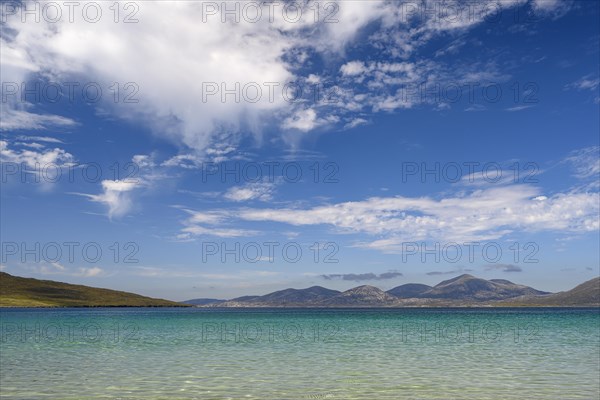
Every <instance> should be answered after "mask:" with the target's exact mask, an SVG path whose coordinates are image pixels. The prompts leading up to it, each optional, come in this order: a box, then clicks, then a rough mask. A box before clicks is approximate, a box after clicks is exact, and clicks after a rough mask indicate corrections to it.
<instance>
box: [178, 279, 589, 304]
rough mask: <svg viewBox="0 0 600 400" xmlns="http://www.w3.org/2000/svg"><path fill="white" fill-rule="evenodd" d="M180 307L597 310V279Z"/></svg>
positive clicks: (361, 289) (448, 285)
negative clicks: (540, 286)
mask: <svg viewBox="0 0 600 400" xmlns="http://www.w3.org/2000/svg"><path fill="white" fill-rule="evenodd" d="M184 303H187V304H194V305H202V306H205V307H468V306H558V307H560V306H600V278H594V279H592V280H590V281H587V282H585V283H583V284H581V285H579V286H577V287H576V288H574V289H572V290H569V291H566V292H560V293H549V292H544V291H541V290H536V289H534V288H532V287H529V286H525V285H519V284H516V283H513V282H510V281H508V280H505V279H490V280H486V279H481V278H477V277H474V276H472V275H468V274H464V275H460V276H457V277H455V278H452V279H448V280H445V281H443V282H440V283H438V284H437V285H435V286H428V285H423V284H418V283H408V284H405V285H401V286H398V287H395V288H393V289H390V290H388V291H387V292H386V291H383V290H381V289H379V288H376V287H374V286H369V285H363V286H358V287H355V288H352V289H349V290H346V291H344V292H340V291H337V290H332V289H327V288H324V287H321V286H312V287H309V288H307V289H285V290H279V291H277V292H273V293H269V294H266V295H264V296H243V297H237V298H234V299H231V300H217V301H212V302H211V300H210V299H194V300H188V301H186V302H184Z"/></svg>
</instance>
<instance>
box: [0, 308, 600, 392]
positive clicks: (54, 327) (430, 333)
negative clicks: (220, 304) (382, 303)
mask: <svg viewBox="0 0 600 400" xmlns="http://www.w3.org/2000/svg"><path fill="white" fill-rule="evenodd" d="M0 316H1V323H2V332H1V333H2V337H1V352H0V397H1V398H2V399H84V398H85V399H163V398H164V399H167V398H169V399H178V398H179V399H261V400H264V399H278V400H283V399H365V400H367V399H368V400H377V399H394V400H398V399H519V400H521V399H544V400H547V399H595V400H597V399H598V398H599V397H600V314H599V312H598V310H597V309H596V310H585V309H578V310H557V309H526V310H524V309H508V310H507V309H504V310H498V309H483V310H482V309H468V310H456V309H443V310H432V309H429V310H421V309H411V310H381V309H378V310H375V309H373V310H364V309H363V310H331V309H329V310H307V309H303V310H289V309H288V310H281V309H279V310H273V309H261V310H239V309H237V310H232V309H229V310H212V309H141V308H132V309H108V308H106V309H55V310H42V309H38V310H35V309H29V310H27V309H11V310H2V311H0Z"/></svg>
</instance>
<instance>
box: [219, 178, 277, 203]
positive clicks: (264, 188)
mask: <svg viewBox="0 0 600 400" xmlns="http://www.w3.org/2000/svg"><path fill="white" fill-rule="evenodd" d="M274 189H275V183H272V182H252V183H247V184H245V185H243V186H235V187H232V188H230V189H228V190H227V192H225V194H224V195H223V196H224V197H225V198H226V199H227V200H231V201H237V202H240V201H249V200H260V201H269V200H271V199H272V198H273V191H274Z"/></svg>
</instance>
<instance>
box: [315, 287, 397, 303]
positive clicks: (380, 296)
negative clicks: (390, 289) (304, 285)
mask: <svg viewBox="0 0 600 400" xmlns="http://www.w3.org/2000/svg"><path fill="white" fill-rule="evenodd" d="M397 301H398V298H397V297H395V296H392V295H391V294H388V293H386V292H384V291H383V290H381V289H379V288H376V287H374V286H369V285H363V286H359V287H355V288H353V289H350V290H346V291H345V292H342V293H340V294H338V295H336V296H333V297H331V298H329V299H327V300H325V301H323V302H322V303H321V304H322V305H324V306H329V307H332V306H333V307H348V306H350V307H354V306H360V307H365V306H368V307H381V306H391V305H393V304H394V303H396V302H397Z"/></svg>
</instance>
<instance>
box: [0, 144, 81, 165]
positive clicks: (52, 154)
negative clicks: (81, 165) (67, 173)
mask: <svg viewBox="0 0 600 400" xmlns="http://www.w3.org/2000/svg"><path fill="white" fill-rule="evenodd" d="M74 159H75V158H74V157H73V155H72V154H70V153H68V152H66V151H64V150H63V149H59V148H54V149H46V150H40V151H36V150H24V149H23V150H15V149H11V148H9V143H8V142H7V141H5V140H0V160H1V161H2V162H10V163H15V164H21V163H22V164H25V165H26V166H27V167H29V168H31V169H32V171H33V172H35V171H39V170H40V169H43V168H44V167H46V166H48V165H56V166H63V165H68V164H70V163H72V162H73V161H74Z"/></svg>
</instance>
